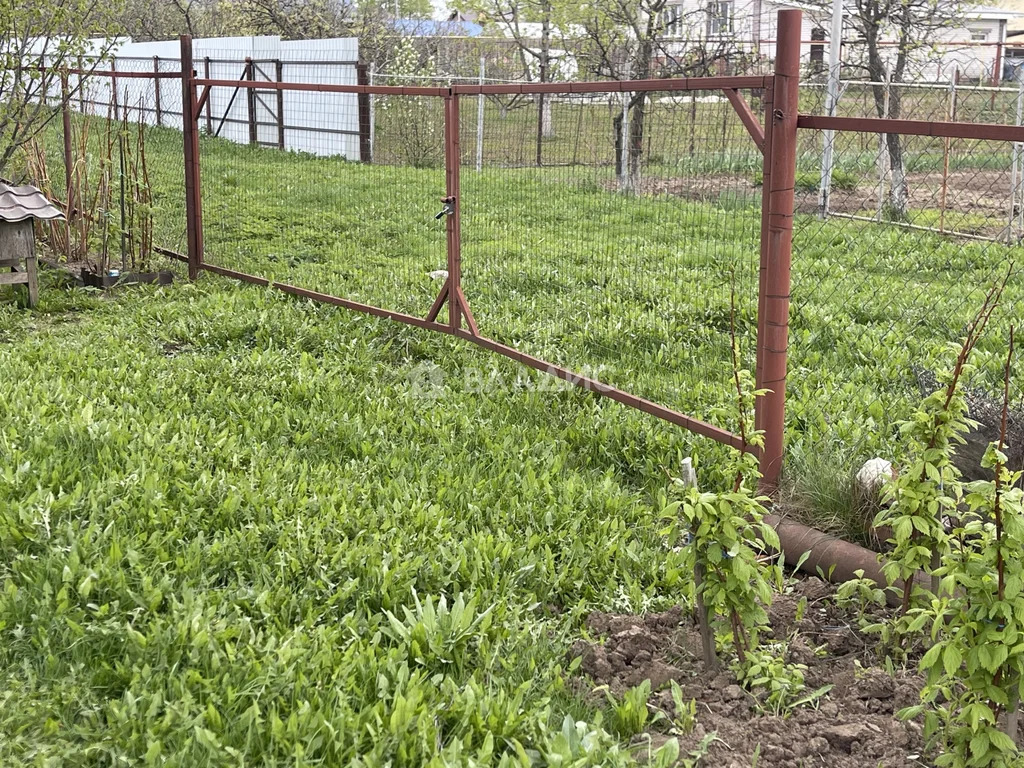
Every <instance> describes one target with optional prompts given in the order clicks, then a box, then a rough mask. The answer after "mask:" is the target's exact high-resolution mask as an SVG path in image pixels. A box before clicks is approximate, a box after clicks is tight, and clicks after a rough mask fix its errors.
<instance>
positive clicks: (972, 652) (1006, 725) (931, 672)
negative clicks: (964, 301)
mask: <svg viewBox="0 0 1024 768" xmlns="http://www.w3.org/2000/svg"><path fill="white" fill-rule="evenodd" d="M1012 355H1013V331H1012V330H1011V332H1010V351H1009V354H1008V356H1007V361H1006V371H1005V378H1004V391H1003V419H1002V429H1001V430H1000V438H999V441H998V442H997V443H993V444H992V445H990V446H989V449H988V451H987V452H986V454H985V457H984V460H983V466H985V467H988V468H990V469H991V470H992V472H993V480H991V481H980V482H977V483H972V484H971V486H970V492H969V493H968V494H967V496H966V503H967V510H968V511H967V513H966V516H965V519H964V521H963V523H962V525H961V526H960V528H959V529H958V530H956V531H955V532H954V536H953V537H952V539H951V541H952V548H953V552H952V555H951V557H950V558H949V559H948V560H947V562H946V564H945V565H943V566H942V567H941V568H939V569H937V570H936V574H937V575H938V576H939V577H940V578H941V579H942V586H943V590H942V592H943V594H944V595H945V596H944V597H943V598H942V599H940V600H936V601H934V602H933V603H932V604H931V605H930V606H929V607H927V608H925V609H920V610H919V611H915V612H913V613H915V614H917V616H919V618H920V620H922V621H923V622H924V623H926V624H930V625H931V627H932V639H933V640H934V644H933V645H932V647H931V648H929V649H928V652H927V653H926V654H925V655H924V657H923V658H922V659H921V668H922V670H925V671H926V672H927V675H928V682H927V684H926V686H925V687H924V689H923V690H922V692H921V697H922V700H923V701H924V702H925V704H923V705H921V706H917V707H912V708H910V709H908V710H904V712H903V713H902V714H903V716H905V717H914V716H917V715H919V714H921V713H924V715H925V725H926V734H928V735H929V736H931V737H932V738H933V739H934V741H937V742H939V743H940V744H941V745H942V746H943V747H944V750H945V751H944V753H943V754H942V755H940V756H939V758H938V759H937V760H936V764H937V765H940V766H947V765H950V766H1011V765H1013V766H1017V765H1020V764H1021V755H1020V753H1019V751H1018V746H1017V744H1016V736H1017V713H1018V707H1019V706H1020V698H1021V691H1022V687H1024V600H1022V599H1021V592H1022V590H1024V492H1022V491H1021V489H1020V488H1019V487H1017V484H1018V482H1019V480H1020V475H1021V473H1019V472H1010V471H1009V470H1008V469H1007V466H1006V461H1007V460H1006V455H1005V454H1004V453H1003V449H1004V447H1005V441H1006V421H1007V413H1008V411H1009V382H1010V362H1011V359H1012Z"/></svg>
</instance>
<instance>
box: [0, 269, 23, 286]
mask: <svg viewBox="0 0 1024 768" xmlns="http://www.w3.org/2000/svg"><path fill="white" fill-rule="evenodd" d="M27 284H28V272H0V285H27Z"/></svg>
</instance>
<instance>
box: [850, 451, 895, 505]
mask: <svg viewBox="0 0 1024 768" xmlns="http://www.w3.org/2000/svg"><path fill="white" fill-rule="evenodd" d="M895 477H896V470H895V469H893V466H892V462H891V461H888V460H886V459H882V458H878V457H877V456H876V457H875V458H873V459H868V460H867V461H865V462H864V465H863V466H862V467H861V468H860V470H859V471H858V472H857V477H856V479H855V481H854V483H855V486H856V488H857V492H858V493H860V494H861V496H862V497H863V498H866V499H877V498H878V497H879V495H880V494H881V493H882V487H883V486H884V485H885V484H886V483H887V482H889V481H890V480H893V479H895Z"/></svg>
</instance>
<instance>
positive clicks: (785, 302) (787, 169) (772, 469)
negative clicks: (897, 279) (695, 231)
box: [757, 10, 801, 493]
mask: <svg viewBox="0 0 1024 768" xmlns="http://www.w3.org/2000/svg"><path fill="white" fill-rule="evenodd" d="M778 19H779V20H778V30H779V31H778V44H777V45H778V47H777V50H776V56H775V75H774V78H773V83H772V107H771V112H770V113H769V116H770V118H771V119H770V128H771V134H770V135H771V139H770V143H769V142H766V144H768V146H767V147H766V150H767V151H766V152H765V160H764V162H765V171H764V181H763V185H762V190H761V194H762V206H763V207H764V209H765V216H764V217H763V220H762V223H763V226H762V235H766V236H767V241H766V242H764V243H763V244H762V249H761V255H762V261H761V267H762V271H763V274H762V279H761V291H762V296H761V297H760V299H759V305H760V306H761V307H762V308H763V311H760V312H759V313H758V318H757V336H758V344H757V351H758V358H759V359H760V361H761V364H760V366H759V369H760V377H759V386H760V387H763V388H765V389H768V390H769V391H768V393H767V394H766V395H765V396H764V398H763V401H764V402H763V403H762V404H761V409H760V422H761V428H762V429H763V430H764V433H765V435H764V450H763V451H762V453H761V489H762V490H763V491H764V492H766V493H771V492H773V491H775V490H776V489H777V488H778V486H779V476H780V474H781V472H782V460H783V450H784V446H783V431H784V428H785V422H786V351H787V347H788V344H789V286H790V281H789V271H790V258H791V256H792V252H793V191H794V186H795V182H796V147H797V132H796V119H797V107H798V101H799V91H800V20H801V12H800V11H799V10H784V11H779V16H778Z"/></svg>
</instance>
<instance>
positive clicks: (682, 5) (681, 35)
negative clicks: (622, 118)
mask: <svg viewBox="0 0 1024 768" xmlns="http://www.w3.org/2000/svg"><path fill="white" fill-rule="evenodd" d="M783 8H799V9H801V10H803V12H804V14H803V27H802V30H801V34H800V40H801V59H802V60H803V61H804V62H805V63H806V65H807V66H808V67H809V68H810V69H820V70H823V69H824V66H825V64H824V62H825V61H827V59H828V51H827V49H828V36H829V30H830V28H831V9H830V8H825V7H822V6H817V5H809V4H804V3H800V2H793V1H792V0H788V1H783V0H710V2H709V1H708V0H679V2H671V3H670V4H669V5H668V6H667V8H666V10H665V36H666V38H668V39H669V40H678V41H679V43H678V48H679V50H680V52H681V51H682V50H683V49H685V47H686V46H687V45H691V44H693V43H694V42H696V41H700V42H702V43H707V42H709V41H710V42H713V43H716V44H722V45H725V44H728V45H730V46H735V49H736V50H737V51H742V52H744V53H748V54H755V55H758V56H760V57H763V58H766V59H769V60H770V59H773V58H774V57H775V41H776V37H777V29H776V24H777V14H778V11H779V10H781V9H783ZM964 15H965V20H964V22H963V23H962V24H956V25H953V26H950V27H949V28H947V29H943V30H940V31H938V32H936V33H935V34H934V35H932V39H931V40H930V41H929V44H928V45H927V46H922V48H921V49H920V50H918V51H916V52H915V54H914V64H913V67H912V70H916V71H913V72H911V74H912V76H913V78H914V79H922V80H923V79H927V80H939V81H946V80H948V79H949V77H951V76H952V75H953V73H954V72H955V71H956V70H957V69H959V72H960V76H961V77H964V78H974V79H990V78H991V77H992V74H993V72H1001V70H1002V64H1001V62H1002V59H1003V54H1004V48H1005V44H1006V42H1007V26H1008V22H1010V21H1012V20H1016V19H1017V17H1020V16H1022V15H1024V14H1021V13H1018V12H1016V11H1012V10H1006V9H1003V8H990V7H985V6H975V7H972V8H971V9H970V10H968V11H967V12H966V13H965V14H964ZM858 38H859V35H858V33H857V31H856V30H855V29H854V27H853V25H851V24H850V23H849V22H846V23H845V24H844V33H843V56H842V59H843V62H844V64H846V65H853V66H855V65H857V64H858V63H860V62H861V61H863V58H864V45H863V43H862V42H861V41H860V40H859V39H858ZM885 47H891V53H888V52H887V51H883V55H886V56H887V57H888V58H895V56H896V49H895V46H894V45H891V46H883V48H885Z"/></svg>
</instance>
